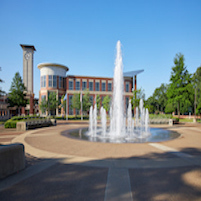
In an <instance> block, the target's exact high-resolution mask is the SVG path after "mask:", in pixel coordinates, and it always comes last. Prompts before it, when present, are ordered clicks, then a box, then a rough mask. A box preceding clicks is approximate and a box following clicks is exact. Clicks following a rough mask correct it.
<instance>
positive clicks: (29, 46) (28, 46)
mask: <svg viewBox="0 0 201 201" xmlns="http://www.w3.org/2000/svg"><path fill="white" fill-rule="evenodd" d="M20 46H21V47H22V49H23V48H32V49H33V50H34V51H36V48H35V47H34V46H33V45H25V44H20Z"/></svg>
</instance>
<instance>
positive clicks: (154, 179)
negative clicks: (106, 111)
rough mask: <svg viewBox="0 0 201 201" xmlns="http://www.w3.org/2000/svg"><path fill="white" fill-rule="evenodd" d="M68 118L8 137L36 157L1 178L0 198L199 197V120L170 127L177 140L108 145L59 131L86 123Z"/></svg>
mask: <svg viewBox="0 0 201 201" xmlns="http://www.w3.org/2000/svg"><path fill="white" fill-rule="evenodd" d="M87 126H88V125H87V124H86V123H82V122H76V123H75V122H72V123H69V124H65V122H63V123H62V124H60V125H58V126H56V127H49V128H42V129H36V130H30V131H27V132H25V133H22V134H19V135H17V136H15V138H14V139H13V140H12V142H20V143H23V144H24V145H25V151H26V153H27V154H29V155H31V156H32V157H34V158H36V159H38V161H37V162H35V163H34V165H30V166H29V167H28V168H26V169H25V170H24V171H22V172H19V173H18V174H15V175H12V176H10V177H8V178H6V179H3V180H0V200H104V201H108V200H115V201H116V200H117V201H118V200H128V201H129V200H154V201H155V200H156V201H158V200H175V201H176V200H201V125H200V124H185V125H182V126H174V127H168V129H171V130H174V131H176V132H179V133H180V134H181V136H180V137H179V138H178V139H175V140H172V141H167V142H161V143H144V144H107V143H95V142H86V141H82V140H75V139H71V138H67V137H65V136H63V135H61V132H64V131H65V132H68V131H69V130H72V129H76V128H81V127H87Z"/></svg>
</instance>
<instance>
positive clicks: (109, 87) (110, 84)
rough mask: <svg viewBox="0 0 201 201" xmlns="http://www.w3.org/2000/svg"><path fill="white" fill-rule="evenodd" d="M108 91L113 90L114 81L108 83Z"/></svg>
mask: <svg viewBox="0 0 201 201" xmlns="http://www.w3.org/2000/svg"><path fill="white" fill-rule="evenodd" d="M108 91H112V83H108Z"/></svg>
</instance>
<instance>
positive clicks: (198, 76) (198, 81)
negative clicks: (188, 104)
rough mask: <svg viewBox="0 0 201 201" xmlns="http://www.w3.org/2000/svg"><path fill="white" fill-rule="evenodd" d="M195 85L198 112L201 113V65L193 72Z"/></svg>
mask: <svg viewBox="0 0 201 201" xmlns="http://www.w3.org/2000/svg"><path fill="white" fill-rule="evenodd" d="M193 85H194V88H195V107H196V114H200V115H201V66H200V67H198V68H197V70H196V72H195V73H194V74H193Z"/></svg>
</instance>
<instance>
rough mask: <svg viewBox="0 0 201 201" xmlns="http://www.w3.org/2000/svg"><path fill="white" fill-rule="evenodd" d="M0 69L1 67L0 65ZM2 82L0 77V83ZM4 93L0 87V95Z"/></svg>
mask: <svg viewBox="0 0 201 201" xmlns="http://www.w3.org/2000/svg"><path fill="white" fill-rule="evenodd" d="M0 71H1V67H0ZM2 82H4V81H3V80H2V79H1V78H0V83H2ZM4 94H5V91H3V90H2V89H1V88H0V96H2V95H4Z"/></svg>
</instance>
